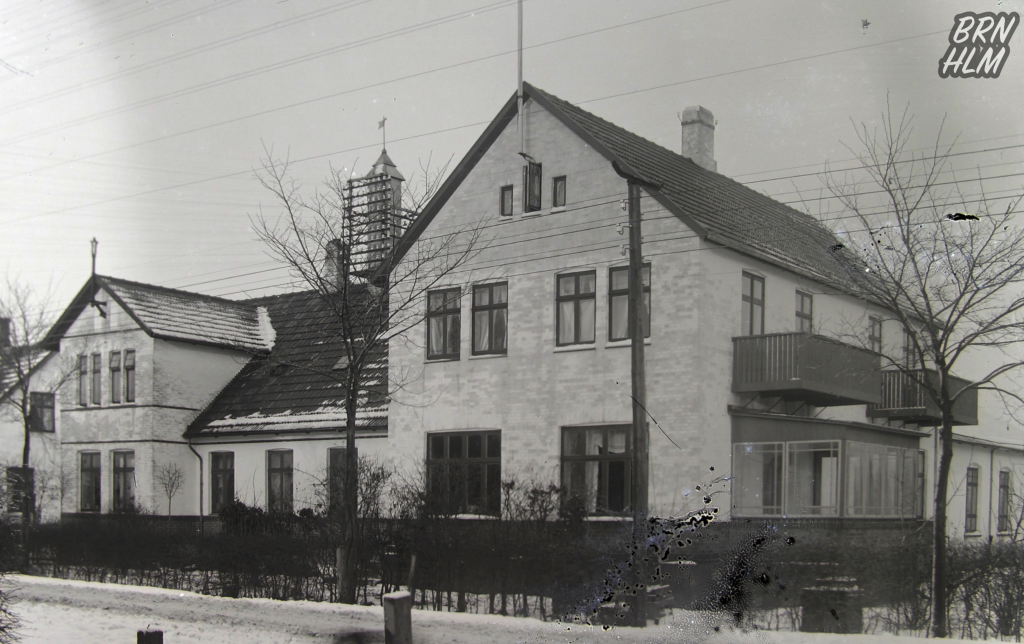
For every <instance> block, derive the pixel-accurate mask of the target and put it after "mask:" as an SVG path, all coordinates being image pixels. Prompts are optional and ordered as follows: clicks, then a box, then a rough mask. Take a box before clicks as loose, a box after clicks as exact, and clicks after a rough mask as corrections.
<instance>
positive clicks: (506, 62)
mask: <svg viewBox="0 0 1024 644" xmlns="http://www.w3.org/2000/svg"><path fill="white" fill-rule="evenodd" d="M1022 4H1024V3H1022V1H1021V0H1012V1H1008V0H990V1H972V0H959V1H957V2H939V1H935V0H927V1H923V0H922V1H918V2H900V3H893V2H889V1H878V2H843V3H839V2H831V3H826V2H792V1H779V0H776V1H773V2H757V1H755V0H682V1H680V0H634V1H632V2H628V3H627V2H623V1H614V0H527V1H526V3H525V10H524V11H525V45H526V51H525V55H524V57H525V77H526V80H528V81H529V82H531V83H533V84H535V85H537V86H538V87H540V88H542V89H545V90H547V91H549V92H551V93H553V94H555V95H557V96H560V97H562V98H564V99H566V100H569V101H572V102H574V103H581V104H582V106H583V107H584V108H585V109H587V110H590V111H592V112H594V113H596V114H598V115H599V116H602V117H604V118H606V119H608V120H611V121H613V122H615V123H617V124H619V125H621V126H623V127H625V128H627V129H629V130H632V131H633V132H636V133H638V134H640V135H642V136H644V137H646V138H649V139H651V140H654V141H656V142H658V143H660V144H662V145H664V146H666V147H668V148H670V149H673V150H678V149H679V124H678V120H677V117H676V114H677V113H678V112H680V111H681V110H682V109H683V108H684V107H686V106H688V105H694V104H700V105H703V106H705V107H707V108H709V109H710V110H712V111H713V112H714V114H715V117H716V118H717V119H718V121H719V124H718V129H717V131H716V140H715V145H716V150H715V156H716V158H717V160H718V168H719V171H720V172H722V173H724V174H726V175H729V176H731V177H734V178H736V179H738V180H741V181H744V182H750V181H754V180H759V179H765V178H775V177H781V179H780V180H778V181H766V182H760V183H753V184H751V186H752V187H754V188H756V189H758V190H762V191H764V192H766V193H768V194H772V195H778V198H779V199H780V200H781V201H792V200H794V199H795V198H796V195H795V193H794V192H793V191H794V189H795V188H799V189H800V190H801V192H802V194H803V196H804V197H805V198H807V197H817V195H818V190H819V189H820V183H819V181H818V179H817V178H816V177H813V176H810V177H808V176H803V177H796V178H793V179H790V178H789V177H791V176H792V175H795V174H804V173H808V172H812V171H815V170H820V169H821V168H822V166H823V164H824V163H825V161H826V160H831V161H832V163H833V164H834V165H840V166H843V165H846V164H844V163H842V162H843V161H844V160H848V159H849V158H850V153H849V151H848V150H846V149H845V148H844V147H843V143H848V144H853V143H855V142H856V139H855V133H854V130H853V126H852V124H851V121H853V122H858V123H859V122H867V123H869V124H875V123H877V122H878V117H879V115H880V113H881V112H882V111H884V109H885V104H886V96H887V94H888V96H889V99H890V101H891V103H892V104H893V105H894V106H895V107H897V109H899V110H902V109H903V107H904V106H906V105H907V104H908V103H909V104H910V109H911V111H912V112H913V113H914V115H915V124H916V130H915V137H916V139H915V141H914V144H915V145H914V147H924V146H926V145H928V144H929V143H930V142H933V138H934V135H935V132H936V128H937V127H938V124H939V123H940V122H941V120H942V118H943V116H945V117H946V132H948V133H949V135H950V140H952V136H954V135H959V143H958V144H957V146H956V148H955V150H956V151H958V152H969V151H977V150H988V149H991V148H996V147H1006V146H1021V145H1024V122H1022V119H1024V110H1022V109H1021V106H1022V103H1024V101H1022V99H1024V58H1022V54H1021V53H1019V52H1021V51H1024V49H1020V47H1021V44H1018V43H1022V42H1024V31H1021V34H1020V35H1015V37H1014V38H1013V39H1012V40H1011V42H1010V46H1011V52H1012V53H1011V54H1010V56H1009V59H1008V61H1007V63H1006V64H1005V67H1004V69H1003V72H1002V74H1001V76H1000V77H999V78H998V79H983V80H978V79H952V78H950V79H941V78H939V76H938V73H937V70H938V60H939V58H940V57H941V56H942V55H943V54H944V53H945V50H946V46H947V35H948V32H949V30H950V28H951V27H952V25H953V16H954V15H956V14H958V13H960V12H963V11H968V10H970V11H976V12H982V11H995V12H999V11H1018V12H1020V11H1021V5H1022ZM863 20H867V21H869V22H870V24H869V25H868V26H867V27H864V26H863V23H862V21H863ZM629 23H633V24H629ZM515 47H516V9H515V2H514V0H503V1H498V2H495V1H494V0H431V1H422V0H421V1H413V0H347V1H336V2H330V1H327V0H220V1H218V2H216V3H214V2H209V1H207V0H150V1H149V2H143V1H142V0H90V1H82V0H79V1H73V0H31V1H29V0H8V1H7V2H4V3H3V4H2V6H0V61H2V63H0V272H12V273H16V274H19V275H20V276H21V277H22V278H23V279H25V280H28V281H30V282H32V283H34V284H36V285H38V286H39V288H45V287H46V285H47V284H48V283H51V282H52V283H53V284H54V285H55V289H56V293H55V296H56V297H55V305H56V306H57V307H63V306H64V305H65V304H66V303H67V302H68V301H69V300H70V298H71V297H72V296H73V294H74V293H75V292H76V291H77V290H78V288H80V286H81V285H82V284H83V283H84V281H85V280H86V278H87V277H88V273H89V240H90V239H91V238H92V237H97V238H98V239H99V241H100V251H99V264H98V270H99V271H100V272H102V273H104V274H108V275H115V276H118V277H123V278H127V279H135V280H140V281H145V282H150V283H155V284H160V285H165V286H172V287H177V288H186V289H189V290H195V291H200V292H205V293H210V294H214V295H223V296H227V297H233V298H237V297H245V296H247V295H260V294H264V293H267V292H273V291H274V290H280V289H282V288H286V287H287V282H288V276H287V272H286V271H285V270H284V269H283V268H280V267H278V265H277V264H275V263H274V262H273V260H271V259H270V258H268V257H267V256H266V254H265V253H264V251H263V248H262V246H261V245H260V243H259V242H258V241H256V240H255V235H254V234H253V233H252V230H251V225H250V219H249V217H250V215H252V214H255V213H257V212H258V211H259V208H260V206H261V204H262V205H263V206H264V208H265V210H264V212H265V213H266V214H268V215H272V214H274V213H275V212H276V210H274V205H273V203H272V200H271V199H270V198H269V194H268V193H266V192H265V191H264V190H263V189H262V188H261V187H260V186H259V185H258V183H257V182H256V181H255V179H254V177H253V168H255V167H257V166H258V165H259V163H260V158H261V156H262V155H263V147H262V146H263V145H264V144H266V145H267V146H273V147H274V150H275V152H276V153H277V154H278V155H279V156H283V155H285V154H288V155H290V157H291V159H292V160H293V161H295V162H296V163H295V165H294V171H295V174H296V177H297V178H298V179H300V180H301V181H302V182H303V183H304V184H305V185H307V186H308V187H312V186H313V185H315V184H317V183H318V182H319V181H320V180H321V179H322V178H323V177H324V176H325V175H326V174H327V169H328V163H333V164H334V165H335V166H337V167H342V168H355V169H356V170H357V171H358V172H360V173H364V172H365V171H366V170H367V167H368V165H369V164H370V163H372V161H373V160H374V159H375V158H376V157H377V155H378V154H379V152H380V131H379V130H378V129H377V122H378V121H379V120H380V119H381V118H382V117H383V116H387V118H388V121H387V125H388V127H387V134H388V139H389V142H388V152H389V154H390V155H391V157H392V158H393V159H394V160H395V162H396V163H397V165H398V167H399V169H400V170H401V171H402V172H403V173H404V174H405V175H406V177H409V178H412V177H413V176H414V175H418V174H419V166H420V163H421V162H424V163H425V162H426V160H427V159H428V158H429V157H431V156H432V157H433V161H434V165H435V166H436V165H437V164H438V163H443V162H444V161H447V160H448V159H449V158H453V164H452V165H453V166H454V164H455V163H457V162H458V160H459V159H460V158H461V157H462V155H463V154H465V152H466V151H467V150H468V148H469V146H470V145H471V144H472V142H473V141H474V140H475V139H476V137H477V136H479V134H480V133H481V132H482V131H483V128H484V126H485V124H486V123H487V122H489V121H490V120H491V119H492V118H493V117H494V115H495V114H496V113H497V110H498V109H499V108H500V106H501V105H502V104H503V103H504V101H505V100H506V99H507V98H508V97H509V96H510V95H511V94H512V93H513V92H514V90H515V82H516V57H515V54H514V50H515ZM307 159H308V160H307ZM955 167H957V168H962V169H970V168H976V170H974V172H975V174H976V173H977V172H979V171H980V172H981V174H982V175H983V176H985V177H1001V176H1003V175H1014V176H1011V177H1009V178H1002V179H992V180H990V181H988V182H987V183H986V189H988V190H989V191H1000V190H1007V189H1012V188H1014V187H1016V188H1017V189H1018V190H1019V189H1020V186H1021V185H1022V183H1024V182H1022V180H1021V176H1024V174H1022V170H1024V147H1010V148H1009V149H1004V150H999V151H990V152H982V153H977V154H966V155H963V156H959V157H957V158H956V160H955ZM818 205H819V203H818V202H814V203H813V206H812V210H816V209H817V208H818ZM822 207H823V209H827V208H828V205H827V204H824V205H823V206H822ZM833 208H834V206H833ZM275 267H278V268H275ZM213 280H216V281H213Z"/></svg>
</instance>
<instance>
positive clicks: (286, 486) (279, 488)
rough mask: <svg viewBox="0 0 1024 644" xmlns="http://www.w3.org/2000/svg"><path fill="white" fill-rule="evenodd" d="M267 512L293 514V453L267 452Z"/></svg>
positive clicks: (288, 451) (282, 451)
mask: <svg viewBox="0 0 1024 644" xmlns="http://www.w3.org/2000/svg"><path fill="white" fill-rule="evenodd" d="M267 510H268V511H270V512H284V513H287V514H291V513H292V451H291V450H290V449H282V450H273V451H269V452H267Z"/></svg>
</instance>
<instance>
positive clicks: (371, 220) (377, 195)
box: [343, 149, 412, 277]
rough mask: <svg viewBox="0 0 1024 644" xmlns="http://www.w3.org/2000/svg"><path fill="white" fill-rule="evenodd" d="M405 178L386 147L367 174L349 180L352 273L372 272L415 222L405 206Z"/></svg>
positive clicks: (348, 236)
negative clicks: (403, 189) (403, 198)
mask: <svg viewBox="0 0 1024 644" xmlns="http://www.w3.org/2000/svg"><path fill="white" fill-rule="evenodd" d="M404 181H405V177H403V176H402V173H401V172H399V171H398V168H397V167H395V163H394V161H392V160H391V157H389V156H388V151H387V150H386V149H383V150H381V153H380V157H378V159H377V161H376V162H375V163H374V164H373V168H371V169H370V172H369V173H367V175H366V176H365V177H361V178H356V177H353V178H352V179H350V180H349V181H348V183H347V185H346V195H345V197H346V198H345V218H346V221H345V239H344V240H343V242H344V244H345V246H346V247H347V248H348V262H349V266H350V270H351V273H352V274H353V275H355V276H360V277H365V276H367V275H369V274H370V273H371V272H373V271H374V270H375V269H376V268H377V266H378V265H379V264H380V263H381V262H382V261H384V259H385V258H387V256H388V254H389V253H390V252H391V250H392V249H393V248H394V247H395V245H396V244H397V243H398V240H399V239H401V238H402V235H403V234H405V231H406V229H407V228H408V227H409V224H410V223H412V213H410V212H407V211H406V210H404V209H403V208H402V183H403V182H404Z"/></svg>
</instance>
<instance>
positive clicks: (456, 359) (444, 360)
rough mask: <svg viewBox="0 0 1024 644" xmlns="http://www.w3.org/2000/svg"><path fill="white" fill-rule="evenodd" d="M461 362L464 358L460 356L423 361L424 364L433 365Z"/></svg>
mask: <svg viewBox="0 0 1024 644" xmlns="http://www.w3.org/2000/svg"><path fill="white" fill-rule="evenodd" d="M459 360H462V356H459V357H458V358H427V359H426V360H424V361H423V364H432V363H435V362H458V361H459Z"/></svg>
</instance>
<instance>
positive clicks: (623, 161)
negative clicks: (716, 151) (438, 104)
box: [374, 83, 853, 283]
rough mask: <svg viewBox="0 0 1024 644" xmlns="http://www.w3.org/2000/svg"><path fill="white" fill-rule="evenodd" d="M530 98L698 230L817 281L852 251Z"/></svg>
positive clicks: (651, 147) (407, 239)
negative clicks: (844, 249) (651, 185)
mask: <svg viewBox="0 0 1024 644" xmlns="http://www.w3.org/2000/svg"><path fill="white" fill-rule="evenodd" d="M524 90H525V94H526V96H527V98H530V99H533V100H534V101H535V102H536V103H537V104H538V105H540V106H541V107H543V108H544V109H547V110H548V111H550V112H551V114H553V115H554V116H555V117H556V118H558V119H559V120H560V121H561V122H562V123H563V124H564V125H565V126H566V127H568V128H569V129H570V130H572V131H573V132H575V133H576V134H577V135H578V136H580V137H581V138H582V139H583V140H584V141H585V142H587V143H588V144H589V145H591V146H592V147H593V148H594V149H595V150H596V151H598V152H599V153H601V154H602V155H604V156H605V158H607V159H608V160H609V162H617V163H618V165H620V166H621V169H622V170H624V171H626V172H627V173H630V174H633V175H634V176H637V177H638V178H640V179H642V180H644V181H645V182H647V183H649V184H653V185H654V186H656V189H655V188H650V189H648V188H646V187H645V190H646V191H647V192H648V193H649V194H650V195H651V196H652V197H654V198H655V199H657V200H658V201H659V203H661V204H662V205H663V206H664V207H665V209H666V210H668V211H670V212H672V213H673V214H675V215H676V216H677V217H679V219H681V220H682V221H683V222H684V223H686V224H687V225H688V226H690V227H691V228H692V229H693V230H694V231H695V232H696V233H698V234H699V235H701V237H703V238H705V239H707V240H709V241H711V242H712V243H716V244H719V245H721V246H724V247H727V248H731V249H733V250H736V251H738V252H741V253H745V254H747V255H751V256H754V257H757V258H760V259H763V260H765V261H768V262H771V263H773V264H776V265H779V266H782V267H784V268H787V269H790V270H792V271H794V272H797V273H800V274H802V275H805V276H807V277H810V278H812V279H815V280H818V281H824V282H827V283H837V282H836V280H840V281H839V282H838V283H841V280H843V279H845V276H847V275H848V274H849V265H850V262H851V261H853V260H852V256H850V255H848V254H846V253H845V252H843V251H840V252H839V253H837V252H836V251H833V250H832V249H833V248H836V247H837V246H836V244H837V243H838V241H837V239H836V238H835V236H834V235H833V234H832V233H831V232H830V231H829V230H828V229H827V228H826V227H825V226H824V225H822V224H821V222H819V221H818V220H817V219H815V218H814V217H811V216H810V215H807V214H805V213H802V212H799V211H798V210H795V209H793V208H790V207H789V206H786V205H784V204H781V203H779V202H777V201H775V200H774V199H772V198H770V197H768V196H765V195H763V194H761V193H759V192H757V191H755V190H752V189H750V188H748V187H746V186H744V185H742V184H740V183H738V182H736V181H733V180H732V179H729V178H728V177H726V176H723V175H721V174H718V173H717V172H711V171H709V170H705V169H704V168H702V167H700V166H699V165H697V164H696V163H694V162H693V161H692V160H690V159H688V158H686V157H684V156H682V155H680V154H677V153H675V152H672V151H671V150H668V149H666V148H663V147H661V146H660V145H658V144H656V143H653V142H651V141H648V140H647V139H644V138H643V137H640V136H637V135H636V134H633V133H632V132H629V131H627V130H625V129H623V128H621V127H619V126H617V125H615V124H613V123H609V122H608V121H606V120H604V119H602V118H599V117H597V116H595V115H593V114H591V113H590V112H587V111H586V110H583V109H580V108H579V107H576V106H575V105H573V104H572V103H569V102H568V101H564V100H562V99H560V98H558V97H556V96H553V95H551V94H548V93H547V92H544V91H543V90H540V89H537V88H536V87H533V86H532V85H530V84H529V83H525V84H524ZM516 103H517V102H516V96H515V95H514V94H513V95H512V96H511V97H510V98H509V99H508V100H507V101H506V102H505V105H504V106H503V107H502V108H501V111H499V112H498V115H497V116H496V117H495V118H494V120H493V121H491V123H490V124H489V125H488V126H487V128H486V129H485V130H484V132H483V134H481V135H480V137H479V138H478V139H477V141H476V143H474V144H473V147H472V148H470V150H469V152H467V153H466V156H465V157H463V159H462V160H461V161H460V162H459V164H458V166H456V168H455V170H454V171H453V172H452V174H451V175H450V176H449V177H448V179H446V180H445V181H444V183H443V184H442V185H441V186H440V188H439V189H438V191H437V193H436V194H435V195H434V197H433V198H432V199H431V200H430V202H429V203H428V204H427V206H426V207H425V208H424V209H423V212H422V214H421V215H420V216H419V217H418V218H417V219H416V220H415V221H413V223H412V225H411V226H410V227H409V230H408V231H407V232H406V234H405V235H404V236H403V238H402V239H401V241H400V242H399V243H398V245H397V247H396V250H395V253H396V258H395V260H394V261H392V262H384V263H382V268H381V269H378V274H377V275H375V276H374V278H375V279H376V278H380V277H381V275H380V273H381V272H382V271H383V270H386V269H385V265H386V266H393V265H395V264H396V263H397V261H399V260H401V258H402V256H403V255H404V254H405V253H406V252H408V250H409V249H410V248H411V247H412V245H413V243H414V242H415V240H416V239H417V238H418V237H419V235H421V234H423V231H424V230H426V228H427V227H428V226H429V225H430V222H431V221H432V220H433V218H434V217H435V216H436V215H437V213H438V212H440V210H441V209H442V208H444V205H445V203H447V201H448V199H450V198H451V196H452V195H453V194H454V193H455V190H456V189H457V188H458V186H459V185H460V184H461V182H462V181H463V179H465V177H466V176H468V175H469V173H470V172H472V170H473V168H474V167H475V166H476V164H477V163H478V162H479V161H480V159H481V158H483V156H484V154H485V153H486V152H487V150H488V149H489V148H490V146H491V144H493V143H494V141H496V140H497V138H498V136H500V135H501V132H502V131H503V130H504V129H505V128H506V127H508V126H509V125H510V124H512V123H513V122H514V120H515V117H516V112H517V110H518V107H517V104H516Z"/></svg>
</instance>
